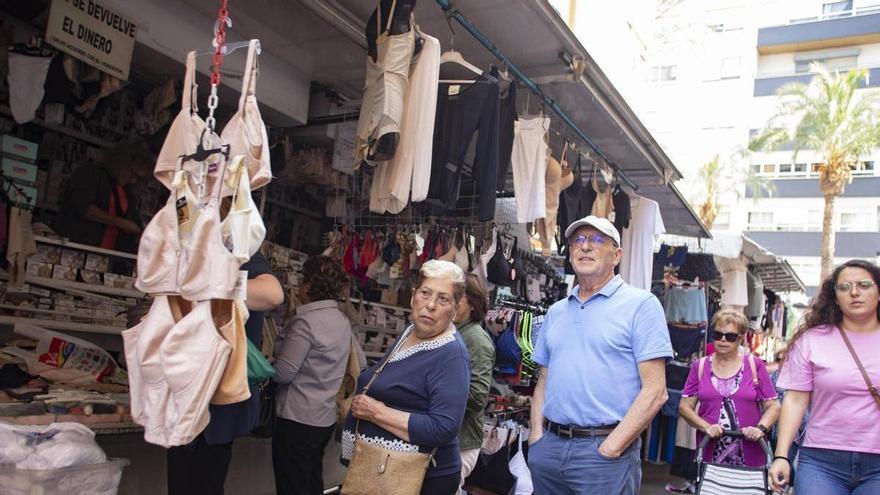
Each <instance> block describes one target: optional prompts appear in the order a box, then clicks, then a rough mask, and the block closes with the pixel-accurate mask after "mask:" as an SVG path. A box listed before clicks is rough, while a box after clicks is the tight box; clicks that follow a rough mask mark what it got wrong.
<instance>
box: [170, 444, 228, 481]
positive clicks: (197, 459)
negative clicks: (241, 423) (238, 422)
mask: <svg viewBox="0 0 880 495" xmlns="http://www.w3.org/2000/svg"><path fill="white" fill-rule="evenodd" d="M167 452H168V453H167V457H166V472H167V474H168V495H223V484H224V483H225V482H226V472H227V471H229V460H230V459H231V458H232V442H229V443H224V444H220V445H208V443H207V442H206V441H205V436H204V435H199V436H198V437H196V439H195V440H193V441H192V442H190V443H189V444H187V445H182V446H180V447H171V448H170V449H168V451H167Z"/></svg>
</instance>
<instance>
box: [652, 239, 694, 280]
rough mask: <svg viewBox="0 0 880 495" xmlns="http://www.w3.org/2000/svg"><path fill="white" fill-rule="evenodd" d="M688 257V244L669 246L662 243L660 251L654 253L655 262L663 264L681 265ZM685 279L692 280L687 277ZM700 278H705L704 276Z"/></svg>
mask: <svg viewBox="0 0 880 495" xmlns="http://www.w3.org/2000/svg"><path fill="white" fill-rule="evenodd" d="M687 258H688V247H687V246H669V245H667V244H661V245H660V251H657V254H655V255H654V263H655V264H659V265H661V266H671V267H676V268H677V267H680V266H681V265H683V264H684V263H685V261H686V260H687ZM679 278H684V280H690V279H688V278H687V277H679ZM700 280H703V279H702V278H701V279H700Z"/></svg>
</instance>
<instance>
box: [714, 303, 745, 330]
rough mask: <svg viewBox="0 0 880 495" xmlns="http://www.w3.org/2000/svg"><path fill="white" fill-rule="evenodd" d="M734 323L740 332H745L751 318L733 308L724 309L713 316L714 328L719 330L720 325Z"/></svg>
mask: <svg viewBox="0 0 880 495" xmlns="http://www.w3.org/2000/svg"><path fill="white" fill-rule="evenodd" d="M723 325H733V326H735V327H736V331H737V332H739V333H740V334H745V333H746V330H748V328H749V320H748V319H747V318H746V315H744V314H742V313H741V312H739V311H736V310H733V309H722V310H721V311H719V312H717V313H715V316H713V317H712V330H716V331H717V330H718V327H719V326H723Z"/></svg>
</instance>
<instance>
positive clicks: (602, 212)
mask: <svg viewBox="0 0 880 495" xmlns="http://www.w3.org/2000/svg"><path fill="white" fill-rule="evenodd" d="M591 184H592V186H593V191H595V192H596V199H595V200H594V201H593V209H592V211H591V212H590V213H591V214H592V215H595V216H597V217H600V218H609V217H610V216H611V213H612V212H613V211H614V198H612V196H611V189H612V187H611V185H610V184H609V185H607V186H606V187H605V191H604V192H602V191H600V190H599V182H598V179H596V165H595V164H593V178H592V180H591Z"/></svg>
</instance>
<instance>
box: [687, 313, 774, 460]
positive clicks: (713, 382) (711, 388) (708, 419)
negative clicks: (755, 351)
mask: <svg viewBox="0 0 880 495" xmlns="http://www.w3.org/2000/svg"><path fill="white" fill-rule="evenodd" d="M748 323H749V322H748V320H747V319H746V317H745V315H743V314H742V313H740V312H738V311H734V310H730V309H722V310H721V311H719V312H717V313H715V317H714V318H712V328H714V329H715V330H714V331H713V332H712V338H713V339H714V340H715V353H714V354H712V355H711V356H709V357H705V358H703V359H700V360H697V361H696V362H695V363H694V364H693V365H692V366H691V372H690V375H688V379H687V382H686V383H685V385H684V390H683V391H682V394H681V395H682V399H681V403H680V404H679V406H678V411H679V414H681V417H683V418H684V419H685V421H687V422H688V423H690V424H691V426H693V427H694V428H696V429H697V430H699V431H698V433H697V443H700V441H701V440H702V438H703V436H704V435H708V436H709V437H711V438H713V439H714V440H713V441H712V442H709V444H708V445H707V446H706V451H705V452H703V458H704V459H706V460H707V461H708V462H716V463H721V464H732V465H737V466H752V467H760V466H763V465H764V463H765V462H766V457H765V456H764V452H763V450H762V449H761V446H760V445H759V444H758V440H760V439H761V438H764V436H765V435H767V432H769V431H770V428H772V427H773V425H774V424H775V423H776V418H778V417H779V401H778V400H777V399H776V389H775V388H774V387H773V382H772V381H771V380H770V375H769V374H768V373H767V368H766V367H765V366H764V362H763V361H761V360H760V359H758V358H756V357H755V356H751V355H749V354H748V353H747V352H744V351H743V350H742V343H743V337H744V335H745V333H746V329H747V328H748ZM756 376H757V380H756V379H755V377H756ZM697 402H699V403H700V410H699V412H698V411H697V410H696V406H697ZM725 430H740V431H742V432H743V434H744V435H745V438H746V439H747V440H751V441H746V442H744V441H743V440H742V439H738V438H733V437H728V436H722V433H723V432H724V431H725Z"/></svg>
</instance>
